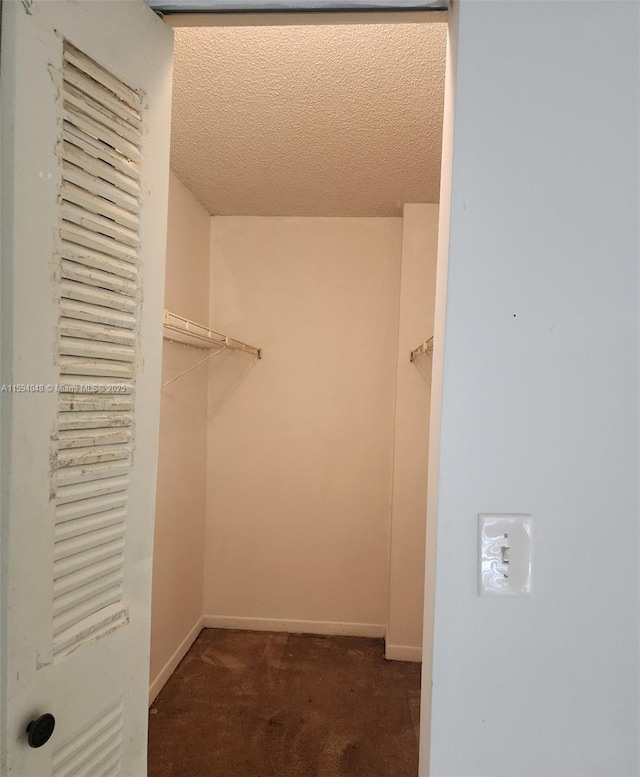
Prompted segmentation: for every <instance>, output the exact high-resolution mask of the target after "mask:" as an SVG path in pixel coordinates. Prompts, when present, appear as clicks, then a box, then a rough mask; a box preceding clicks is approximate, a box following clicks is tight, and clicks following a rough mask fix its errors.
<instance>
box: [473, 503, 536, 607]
mask: <svg viewBox="0 0 640 777" xmlns="http://www.w3.org/2000/svg"><path fill="white" fill-rule="evenodd" d="M532 540H533V538H532V516H531V515H520V514H501V513H481V514H480V515H478V546H479V547H478V550H479V554H480V559H479V562H480V563H479V566H478V595H479V596H531V594H532V580H531V577H532V569H531V566H532V560H533V542H532Z"/></svg>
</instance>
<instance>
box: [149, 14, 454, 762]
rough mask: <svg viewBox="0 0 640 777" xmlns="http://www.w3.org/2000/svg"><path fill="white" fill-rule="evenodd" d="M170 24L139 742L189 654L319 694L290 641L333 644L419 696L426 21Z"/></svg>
mask: <svg viewBox="0 0 640 777" xmlns="http://www.w3.org/2000/svg"><path fill="white" fill-rule="evenodd" d="M172 24H173V25H174V26H175V27H176V29H175V72H174V98H173V101H174V104H173V119H172V150H171V168H172V173H171V180H170V193H169V194H170V196H169V228H168V248H167V264H166V287H165V313H164V319H163V322H162V323H163V332H164V349H163V377H162V410H161V427H160V453H159V469H158V487H157V501H156V525H155V541H154V562H153V601H152V640H151V676H150V693H149V702H150V705H151V712H152V713H153V714H152V715H151V718H150V720H151V731H152V736H153V727H154V725H155V722H154V715H157V716H158V717H160V716H161V715H163V714H165V712H164V708H163V705H162V699H163V695H162V694H161V695H160V697H159V698H158V695H159V694H160V692H161V691H162V689H163V687H164V686H165V684H166V683H167V681H169V679H170V678H171V676H172V675H173V674H174V672H175V671H176V668H177V667H178V665H179V664H180V662H181V661H182V660H183V659H185V656H187V659H185V660H188V657H189V655H191V653H190V649H191V651H193V650H196V648H197V646H198V645H200V648H198V649H199V650H200V652H199V653H198V656H199V658H198V660H202V661H205V663H207V662H208V665H215V666H216V667H218V668H219V670H220V671H221V672H223V673H224V672H227V671H232V670H233V669H234V667H235V666H236V664H237V663H238V662H239V661H241V660H243V661H244V660H248V659H246V656H245V653H244V647H243V646H248V647H247V651H248V653H247V655H253V656H254V657H256V661H258V658H257V656H258V652H259V651H258V648H257V647H256V646H257V645H258V644H259V643H258V641H257V640H259V639H267V638H268V640H271V642H269V641H268V642H267V643H265V644H266V645H267V647H265V648H264V650H265V651H268V650H271V649H274V648H273V646H274V645H276V646H277V645H279V646H280V647H279V648H278V650H282V651H284V652H283V653H282V655H283V656H284V658H283V659H282V660H287V659H286V656H288V655H289V653H290V654H291V655H292V656H293V655H296V656H298V658H297V659H295V660H297V661H299V666H298V667H297V668H296V667H294V671H295V672H297V671H299V672H302V673H303V675H304V676H307V677H309V678H313V677H315V678H316V679H317V678H318V676H319V675H318V674H317V672H320V674H322V672H324V671H325V669H326V666H325V664H323V666H325V669H323V670H320V669H318V670H317V672H316V670H315V669H314V667H313V664H312V662H311V659H310V658H309V655H310V654H309V653H307V652H305V651H306V647H304V649H303V647H301V646H300V645H302V643H300V645H299V644H298V643H297V642H295V640H298V639H301V637H298V636H296V637H295V639H294V638H292V641H291V642H290V643H288V644H289V647H290V651H289V653H288V652H287V651H288V650H289V648H287V647H286V645H285V643H284V642H283V641H282V640H283V639H285V637H286V635H292V634H295V635H315V638H317V639H318V640H322V639H323V638H325V637H327V638H329V639H327V641H326V642H322V641H320V642H317V643H316V642H314V643H313V645H312V646H311V648H309V650H310V653H314V651H316V652H317V651H320V653H322V655H323V656H324V658H323V659H322V660H323V661H325V663H326V662H328V664H331V662H332V661H333V658H332V651H334V650H336V649H339V648H336V647H335V646H336V645H338V646H340V645H342V644H343V643H342V642H340V639H341V638H345V639H347V638H348V639H347V642H345V643H344V646H345V650H346V651H347V653H349V651H356V653H358V651H360V652H361V653H362V655H363V656H364V655H365V654H366V655H367V656H369V652H368V651H373V652H371V655H372V656H373V655H374V654H375V652H376V651H378V652H379V654H380V661H381V662H384V661H385V660H386V661H387V662H389V665H393V666H396V667H397V671H398V672H401V673H402V672H409V673H411V672H413V673H414V674H413V675H410V674H407V675H406V677H405V675H402V677H404V678H405V679H406V678H410V677H414V678H415V682H416V683H418V682H419V666H418V664H419V662H420V660H421V656H422V642H423V611H424V597H425V592H424V580H425V569H424V564H425V536H426V534H425V530H426V505H427V467H428V454H429V451H428V440H429V408H430V389H431V383H430V380H431V378H430V365H431V358H432V356H433V331H434V306H435V294H436V292H435V284H436V254H437V241H438V195H439V181H440V155H441V134H442V114H443V92H444V70H445V53H446V52H445V50H446V24H443V23H441V22H436V23H427V22H420V23H403V22H401V21H391V22H386V23H380V24H376V23H373V24H372V23H366V24H353V23H339V22H336V23H334V24H326V23H323V24H313V23H308V22H307V23H305V22H303V21H298V22H296V23H289V24H283V25H269V24H267V23H265V24H260V25H255V26H242V25H238V24H228V25H225V24H218V25H214V26H210V27H194V26H184V27H181V26H179V20H178V18H177V17H176V19H175V20H174V21H172ZM426 596H427V597H429V596H430V592H429V591H427V594H426ZM203 629H206V630H207V632H205V634H204V635H203V636H202V637H201V638H200V640H198V643H197V645H194V641H195V640H196V639H197V638H198V635H200V633H201V631H202V630H203ZM209 630H220V631H219V632H217V631H216V632H214V631H211V632H210V631H209ZM216 634H218V636H215V635H216ZM257 635H258V636H257ZM259 635H262V636H259ZM283 635H284V636H283ZM349 639H356V642H349ZM357 639H364V640H372V639H375V640H379V642H378V643H371V642H367V643H366V649H365V648H362V650H361V648H360V647H358V643H357ZM207 640H209V641H208V642H207ZM216 640H218V641H216ZM243 640H244V642H243ZM205 643H206V644H205ZM260 644H262V643H260ZM363 644H364V643H363ZM192 645H193V647H192ZM372 645H373V647H371V646H372ZM376 645H377V647H376ZM251 646H253V647H251ZM269 646H271V647H269ZM296 646H297V647H296ZM260 650H262V648H260ZM298 650H299V651H301V652H296V651H298ZM251 651H254V653H252V652H251ZM255 651H258V652H255ZM323 651H324V652H323ZM327 651H328V652H327ZM345 655H346V654H345ZM203 656H204V658H203ZM240 656H245V658H243V659H241V658H240ZM291 660H292V661H293V660H294V659H293V658H292V659H291ZM366 660H367V661H369V660H371V661H374V660H377V659H374V658H371V659H369V658H367V659H366ZM194 661H195V659H194ZM341 661H342V658H340V657H338V656H337V655H336V658H335V663H336V666H338V665H339V666H343V664H342V663H341ZM395 662H398V663H397V664H395ZM328 664H327V665H328ZM193 666H195V664H194V665H193ZM203 666H204V664H203ZM393 666H392V671H396V670H395V669H393ZM403 667H404V668H403ZM205 668H206V667H205ZM265 671H266V670H265ZM341 671H342V670H341ZM357 671H358V670H357V669H354V668H353V667H351V669H349V672H350V673H351V674H353V673H354V672H355V673H357ZM296 677H298V675H297V674H296ZM397 677H398V678H399V677H400V675H397ZM227 680H228V678H226V680H224V681H225V682H226V681H227ZM182 682H183V685H184V684H185V683H186V680H184V681H182ZM194 682H195V681H194ZM221 682H222V681H221ZM247 682H248V681H247ZM296 682H301V681H298V680H296ZM354 682H356V681H355V680H354ZM363 682H364V681H363ZM372 682H374V681H373V680H372ZM375 682H378V681H375ZM402 682H404V680H402V681H401V680H398V683H400V684H401V683H402ZM407 682H409V680H407ZM380 683H381V685H380V686H379V687H380V688H381V687H382V686H383V685H384V682H383V681H382V680H380ZM391 686H393V683H391ZM168 687H169V686H167V688H168ZM361 691H362V693H363V694H364V696H363V698H365V697H366V698H370V697H371V695H374V696H375V694H376V693H377V692H378V691H377V690H376V688H371V689H369V691H367V690H366V685H362V688H361ZM232 692H233V689H232ZM232 692H231V693H232ZM172 693H173V694H174V695H173V697H172V698H178V697H175V693H177V691H175V692H172ZM407 693H408V692H407ZM211 694H212V695H215V688H213V689H211ZM170 695H171V694H170ZM232 695H233V693H232ZM238 695H239V696H242V691H241V690H240V689H239V690H238ZM409 695H410V694H409ZM412 698H413V697H412ZM417 698H418V697H417V695H416V696H415V699H417ZM415 699H414V702H412V704H413V707H412V709H411V711H410V714H411V715H412V716H413V722H412V723H411V724H410V726H409V727H410V728H411V731H412V733H411V736H414V735H415V731H416V730H417V728H416V726H417V723H416V720H417V715H418V710H417V701H415ZM309 701H311V699H310V700H309ZM190 703H191V702H190ZM239 703H240V702H239ZM185 704H186V702H185ZM178 706H179V704H178ZM384 706H385V702H384V698H382V699H381V700H380V708H379V711H378V712H377V713H376V714H378V715H383V714H384V713H383V711H382V710H384ZM167 709H168V707H167ZM166 714H169V713H168V712H167V713H166ZM407 714H409V713H407ZM176 715H177V718H176V720H179V717H180V716H179V715H178V714H177V713H176ZM176 725H177V724H176ZM275 725H276V724H274V726H275ZM336 725H338V724H336ZM276 727H277V726H276ZM247 736H248V737H249V739H250V736H249V734H247ZM397 744H398V743H396V745H397ZM244 746H246V747H250V746H251V744H250V742H246V743H244ZM398 746H399V745H398ZM416 746H417V745H416ZM345 747H346V745H345ZM403 747H405V745H403ZM343 749H344V748H343ZM392 750H393V743H392V744H391V745H390V746H389V751H390V752H391V751H392ZM345 757H346V756H345ZM389 757H391V756H389ZM153 769H154V767H153V764H151V766H150V774H151V775H153V774H158V775H161V774H165V772H163V771H161V770H159V769H158V770H156V771H155V772H154V770H153ZM169 773H170V772H168V771H167V772H166V774H169ZM171 773H172V772H171ZM241 773H242V774H244V773H245V772H241V771H238V774H241ZM246 773H247V774H249V773H253V772H250V771H247V772H246ZM289 773H290V774H291V775H293V774H297V773H296V772H295V769H293V768H292V770H291V771H290V772H289ZM301 773H302V772H301ZM305 773H306V772H305ZM320 773H323V774H324V773H325V772H320V771H319V772H318V774H320ZM329 773H331V774H333V772H329V771H327V772H326V774H329ZM335 773H336V774H341V773H342V772H339V771H336V772H335ZM345 773H347V772H345ZM349 773H350V772H349ZM354 773H355V772H354ZM376 773H377V772H376ZM389 773H390V774H391V772H389ZM409 773H410V772H409ZM385 774H386V772H385ZM396 774H398V775H400V772H397V773H396ZM402 774H404V772H403V773H402Z"/></svg>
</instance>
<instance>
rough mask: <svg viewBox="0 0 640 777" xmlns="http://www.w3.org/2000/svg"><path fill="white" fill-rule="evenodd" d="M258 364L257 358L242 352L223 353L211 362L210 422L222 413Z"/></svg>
mask: <svg viewBox="0 0 640 777" xmlns="http://www.w3.org/2000/svg"><path fill="white" fill-rule="evenodd" d="M257 363H258V359H256V357H255V356H252V355H251V354H248V353H243V352H242V351H223V352H222V353H220V354H218V355H217V356H215V357H214V358H213V359H212V360H211V362H210V366H209V369H210V370H211V374H210V376H209V409H208V412H207V420H209V421H210V420H211V419H212V418H214V417H215V416H216V415H217V413H219V412H220V410H221V409H222V408H223V407H224V405H225V403H226V401H227V400H228V399H229V397H230V396H231V395H232V394H233V392H234V391H235V390H236V388H237V386H238V385H239V384H240V383H241V382H242V381H243V380H244V378H245V377H246V375H247V374H248V373H249V372H250V371H251V370H252V369H253V368H254V367H255V366H256V364H257Z"/></svg>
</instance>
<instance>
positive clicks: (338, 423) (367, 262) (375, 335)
mask: <svg viewBox="0 0 640 777" xmlns="http://www.w3.org/2000/svg"><path fill="white" fill-rule="evenodd" d="M401 241H402V220H401V219H395V218H388V219H385V218H371V219H369V218H359V219H358V218H355V219H349V218H244V217H216V218H213V219H212V222H211V253H212V272H211V310H212V323H213V325H215V326H216V327H217V328H220V329H221V330H222V331H228V332H229V333H231V334H233V336H234V337H238V338H240V339H243V340H246V341H247V342H250V343H254V344H256V345H258V346H261V347H263V348H264V359H263V360H261V361H260V362H258V363H256V364H254V365H253V366H251V365H252V362H251V359H250V357H249V356H247V355H243V354H234V355H229V354H227V355H223V354H221V355H220V357H216V358H219V362H218V363H217V364H216V366H215V367H213V368H212V373H211V388H210V397H209V422H208V429H209V462H208V487H209V491H208V522H207V537H206V566H205V596H204V611H205V616H207V617H206V622H207V623H208V624H209V625H236V626H245V627H248V628H260V627H270V628H284V629H289V630H304V631H310V630H311V631H313V630H318V631H338V632H340V631H342V632H351V633H368V634H377V635H379V636H382V635H383V634H384V632H385V624H386V621H387V607H388V585H389V558H388V555H389V530H390V525H389V524H390V505H391V476H392V443H393V429H394V412H393V410H394V393H395V365H396V354H397V336H398V303H399V284H400V257H401ZM248 368H250V369H249V371H248V372H247V371H246V370H247V369H248ZM261 619H262V620H261ZM284 621H286V622H287V623H283V622H284ZM296 621H303V623H296Z"/></svg>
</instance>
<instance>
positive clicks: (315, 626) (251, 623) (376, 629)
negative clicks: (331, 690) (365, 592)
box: [202, 615, 387, 637]
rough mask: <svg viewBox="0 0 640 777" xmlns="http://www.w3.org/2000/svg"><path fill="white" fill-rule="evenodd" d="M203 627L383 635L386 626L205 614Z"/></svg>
mask: <svg viewBox="0 0 640 777" xmlns="http://www.w3.org/2000/svg"><path fill="white" fill-rule="evenodd" d="M202 625H203V627H204V628H205V629H239V630H241V631H284V632H288V633H290V634H324V635H328V636H343V637H384V636H385V634H386V633H387V627H386V626H385V625H383V624H381V623H344V622H342V621H335V622H334V621H297V620H286V619H285V620H278V619H277V618H242V617H235V616H230V615H205V616H204V617H203V618H202Z"/></svg>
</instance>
